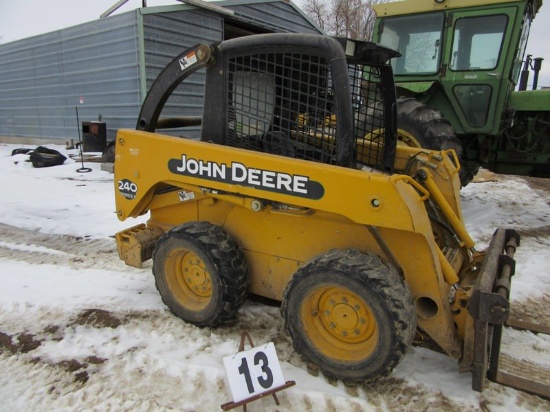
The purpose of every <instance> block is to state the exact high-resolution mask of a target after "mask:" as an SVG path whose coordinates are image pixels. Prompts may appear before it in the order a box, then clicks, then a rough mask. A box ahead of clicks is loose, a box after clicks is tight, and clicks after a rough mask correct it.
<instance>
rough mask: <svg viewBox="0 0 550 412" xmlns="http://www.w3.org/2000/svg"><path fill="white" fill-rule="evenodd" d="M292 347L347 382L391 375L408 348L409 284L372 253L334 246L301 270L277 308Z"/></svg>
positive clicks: (411, 320) (412, 325)
mask: <svg viewBox="0 0 550 412" xmlns="http://www.w3.org/2000/svg"><path fill="white" fill-rule="evenodd" d="M281 311H282V315H283V317H284V320H285V328H286V330H287V332H288V333H289V335H290V336H291V338H292V341H293V344H294V349H295V350H296V351H297V352H298V353H301V354H302V355H303V356H304V357H305V358H306V360H307V361H308V362H310V363H313V364H314V365H316V366H317V367H319V369H320V370H321V371H322V372H323V373H324V374H325V375H327V376H329V377H335V378H337V379H342V380H343V381H345V382H349V383H359V382H364V381H370V380H374V379H376V378H378V377H381V376H386V375H388V374H390V373H391V371H392V370H393V368H394V367H395V366H396V365H397V364H398V363H399V362H400V361H401V360H402V358H403V357H404V355H405V352H406V351H407V348H408V347H409V346H410V344H411V342H412V339H413V336H414V333H415V330H416V316H415V311H414V307H413V304H412V298H411V294H410V291H409V289H408V287H407V286H406V285H405V284H404V282H403V281H402V280H401V278H400V276H399V274H398V273H397V272H396V271H395V270H394V269H393V268H391V267H390V266H388V265H386V264H385V263H383V262H382V261H381V260H380V259H379V258H378V257H377V256H376V255H373V254H365V253H361V252H359V251H357V250H351V249H350V250H334V251H331V252H329V253H327V254H324V255H322V256H320V257H318V258H316V259H314V260H313V261H311V262H310V263H308V264H306V265H304V266H303V267H302V268H300V269H299V270H298V271H297V272H296V274H295V275H294V276H293V278H292V279H291V281H290V282H289V283H288V285H287V287H286V289H285V291H284V294H283V304H282V307H281Z"/></svg>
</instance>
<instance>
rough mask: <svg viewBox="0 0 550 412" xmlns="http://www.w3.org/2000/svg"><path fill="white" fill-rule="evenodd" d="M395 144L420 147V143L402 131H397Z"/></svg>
mask: <svg viewBox="0 0 550 412" xmlns="http://www.w3.org/2000/svg"><path fill="white" fill-rule="evenodd" d="M397 144H398V145H401V146H409V147H422V145H421V144H420V142H419V141H418V140H416V137H414V136H413V135H412V134H410V133H409V132H406V131H405V130H403V129H397Z"/></svg>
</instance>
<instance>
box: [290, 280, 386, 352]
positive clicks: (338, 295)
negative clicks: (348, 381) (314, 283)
mask: <svg viewBox="0 0 550 412" xmlns="http://www.w3.org/2000/svg"><path fill="white" fill-rule="evenodd" d="M300 315H301V319H302V325H303V327H304V332H305V334H306V335H307V336H308V338H309V340H310V342H312V343H313V345H314V346H315V347H316V348H317V350H319V351H320V352H321V353H322V354H323V355H325V356H327V357H330V358H332V359H338V360H343V361H353V362H357V361H358V360H361V359H366V358H368V357H369V356H371V355H372V353H373V352H374V351H375V350H376V347H377V345H378V337H379V333H380V332H379V328H378V325H377V322H376V318H375V316H374V314H373V313H372V311H371V308H370V306H369V305H368V304H367V303H366V301H365V300H364V299H362V298H361V297H359V295H357V294H356V293H354V292H352V291H351V290H349V289H346V288H341V287H337V286H320V287H318V288H316V289H314V290H313V291H311V292H310V293H309V294H308V295H307V296H306V297H305V298H304V300H303V304H302V307H301V313H300Z"/></svg>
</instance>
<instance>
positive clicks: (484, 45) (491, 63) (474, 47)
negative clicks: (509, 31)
mask: <svg viewBox="0 0 550 412" xmlns="http://www.w3.org/2000/svg"><path fill="white" fill-rule="evenodd" d="M507 21H508V18H507V16H505V15H498V16H482V17H469V18H462V19H459V20H457V22H456V24H455V29H454V36H453V51H452V60H451V70H492V69H494V68H496V67H497V65H498V58H499V55H500V50H501V46H502V40H503V39H504V30H505V28H506V23H507Z"/></svg>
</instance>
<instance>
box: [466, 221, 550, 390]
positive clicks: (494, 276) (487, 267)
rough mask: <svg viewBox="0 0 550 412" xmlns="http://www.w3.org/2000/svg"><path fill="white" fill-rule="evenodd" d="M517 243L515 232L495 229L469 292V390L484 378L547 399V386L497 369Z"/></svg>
mask: <svg viewBox="0 0 550 412" xmlns="http://www.w3.org/2000/svg"><path fill="white" fill-rule="evenodd" d="M519 244H520V236H519V234H518V233H517V232H516V231H514V230H510V229H503V228H499V229H497V231H496V232H495V234H494V235H493V239H492V241H491V243H490V245H489V248H488V249H487V252H486V257H485V260H484V263H483V265H482V267H481V273H480V275H479V277H478V279H477V281H476V284H475V287H474V292H473V293H472V298H471V300H470V303H469V306H468V312H469V313H470V315H471V316H472V318H473V347H472V348H470V351H471V356H473V362H472V366H471V371H472V389H473V390H475V391H478V392H481V391H483V388H484V384H485V377H487V378H488V379H489V380H491V381H492V382H496V383H499V384H502V385H505V386H509V387H512V388H515V389H519V390H522V391H525V392H529V393H532V394H535V395H539V396H542V397H544V398H547V399H548V398H550V385H548V384H544V383H541V382H534V381H532V380H530V379H528V378H524V377H520V376H516V375H513V374H509V373H506V372H504V371H501V370H499V357H500V345H501V340H502V328H503V326H505V324H506V322H507V320H508V316H509V314H510V302H509V297H510V284H511V277H512V276H513V275H514V271H515V260H514V254H515V251H516V248H517V247H518V246H519ZM466 351H467V350H465V352H466ZM466 356H468V355H467V354H466V355H465V357H466Z"/></svg>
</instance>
